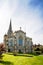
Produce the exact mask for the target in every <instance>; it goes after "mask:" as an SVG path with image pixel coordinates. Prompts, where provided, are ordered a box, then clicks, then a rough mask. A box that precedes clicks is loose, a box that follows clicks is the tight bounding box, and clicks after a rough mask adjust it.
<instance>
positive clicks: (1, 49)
mask: <svg viewBox="0 0 43 65" xmlns="http://www.w3.org/2000/svg"><path fill="white" fill-rule="evenodd" d="M3 52H5V44H2V43H1V44H0V59H2V54H3Z"/></svg>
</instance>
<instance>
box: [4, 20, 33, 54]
mask: <svg viewBox="0 0 43 65" xmlns="http://www.w3.org/2000/svg"><path fill="white" fill-rule="evenodd" d="M4 43H5V46H6V52H20V53H31V52H32V45H33V42H32V38H29V37H27V36H26V32H24V31H22V30H21V28H20V30H17V31H15V32H14V33H13V31H12V26H11V21H10V25H9V29H8V32H7V34H5V35H4Z"/></svg>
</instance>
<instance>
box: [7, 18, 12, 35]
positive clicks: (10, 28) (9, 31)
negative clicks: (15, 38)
mask: <svg viewBox="0 0 43 65" xmlns="http://www.w3.org/2000/svg"><path fill="white" fill-rule="evenodd" d="M11 33H12V25H11V19H10V25H9V29H8V35H11Z"/></svg>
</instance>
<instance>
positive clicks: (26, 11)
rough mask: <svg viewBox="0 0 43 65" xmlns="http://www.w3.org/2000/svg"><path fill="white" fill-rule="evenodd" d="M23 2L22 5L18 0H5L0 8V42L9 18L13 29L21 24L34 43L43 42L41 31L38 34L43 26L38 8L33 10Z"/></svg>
mask: <svg viewBox="0 0 43 65" xmlns="http://www.w3.org/2000/svg"><path fill="white" fill-rule="evenodd" d="M23 3H24V2H23ZM25 3H26V0H25ZM25 3H24V4H23V5H22V4H21V3H20V2H19V0H18V1H17V0H13V2H11V3H10V1H6V2H4V4H3V5H2V7H1V8H0V42H1V41H2V40H3V35H4V34H5V33H6V32H7V30H8V27H9V23H10V18H11V19H12V27H13V31H15V30H18V29H19V27H20V26H21V27H22V30H24V31H25V32H26V33H27V36H29V37H32V39H33V42H34V43H41V44H43V40H42V39H43V33H42V34H41V33H40V34H39V31H38V30H40V29H41V28H42V27H43V24H42V19H41V18H40V15H39V10H38V9H36V10H34V11H33V10H31V8H30V6H29V7H27V3H26V4H25ZM37 31H38V32H37ZM41 32H42V30H41Z"/></svg>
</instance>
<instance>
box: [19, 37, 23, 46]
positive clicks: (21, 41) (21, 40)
mask: <svg viewBox="0 0 43 65" xmlns="http://www.w3.org/2000/svg"><path fill="white" fill-rule="evenodd" d="M22 45H23V38H22V37H21V36H20V37H19V46H22Z"/></svg>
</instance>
